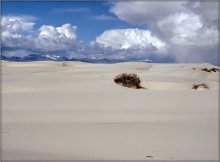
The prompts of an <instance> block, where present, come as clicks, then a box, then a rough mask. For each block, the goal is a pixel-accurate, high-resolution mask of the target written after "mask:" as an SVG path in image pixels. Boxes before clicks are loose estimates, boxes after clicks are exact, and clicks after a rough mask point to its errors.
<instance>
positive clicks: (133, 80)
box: [114, 73, 143, 89]
mask: <svg viewBox="0 0 220 162" xmlns="http://www.w3.org/2000/svg"><path fill="white" fill-rule="evenodd" d="M114 81H115V83H117V84H119V85H122V86H124V87H128V88H135V89H140V88H143V87H142V86H141V85H140V84H141V80H140V78H139V77H138V76H137V74H127V73H122V74H119V75H117V76H116V77H115V78H114Z"/></svg>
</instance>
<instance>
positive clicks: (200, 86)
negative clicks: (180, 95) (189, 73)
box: [192, 83, 209, 90]
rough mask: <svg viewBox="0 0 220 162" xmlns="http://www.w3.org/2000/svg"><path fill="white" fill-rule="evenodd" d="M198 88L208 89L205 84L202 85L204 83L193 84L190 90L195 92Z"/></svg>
mask: <svg viewBox="0 0 220 162" xmlns="http://www.w3.org/2000/svg"><path fill="white" fill-rule="evenodd" d="M198 88H205V89H209V87H208V86H207V85H206V84H204V83H201V84H193V86H192V89H195V90H197V89H198Z"/></svg>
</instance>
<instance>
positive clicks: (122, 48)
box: [1, 1, 218, 64]
mask: <svg viewBox="0 0 220 162" xmlns="http://www.w3.org/2000/svg"><path fill="white" fill-rule="evenodd" d="M1 14H2V22H1V25H2V53H3V55H6V56H19V57H23V56H25V55H29V54H32V53H39V54H56V55H64V56H67V57H74V58H110V59H133V60H134V61H135V60H137V59H152V60H153V61H154V62H177V63H179V62H184V63H187V62H195V63H202V62H209V63H213V64H218V2H200V1H193V2H188V1H167V2H157V1H155V2H153V1H131V2H124V1H109V2H108V1H105V2H101V1H93V2H87V1H81V2H76V1H72V2H68V1H66V2H62V1H60V2H53V1H51V2H43V1H39V2H2V13H1Z"/></svg>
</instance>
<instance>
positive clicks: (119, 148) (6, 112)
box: [2, 62, 218, 160]
mask: <svg viewBox="0 0 220 162" xmlns="http://www.w3.org/2000/svg"><path fill="white" fill-rule="evenodd" d="M203 67H213V65H210V64H146V63H119V64H109V65H108V64H105V65H104V64H88V63H80V62H67V63H64V64H62V63H59V62H26V63H15V62H2V72H3V74H2V76H3V83H2V86H3V87H2V88H3V92H2V93H3V96H2V97H3V103H2V104H3V110H2V113H3V130H2V135H3V159H7V160H9V159H10V160H18V159H22V160H45V159H50V160H54V159H56V160H58V159H63V160H64V159H65V160H72V159H86V160H97V159H105V160H116V159H118V160H119V159H123V160H126V159H130V160H132V159H133V160H134V159H139V160H141V159H150V160H151V159H162V160H167V159H184V160H200V159H203V160H205V159H212V160H215V159H217V158H218V148H217V147H218V136H217V134H218V72H216V73H207V72H204V71H201V70H200V69H201V68H203ZM192 68H196V70H193V69H192ZM121 72H134V73H137V74H138V75H139V76H140V78H141V80H142V85H143V86H145V87H147V88H148V89H147V90H146V89H140V90H136V89H129V88H125V87H121V86H119V85H117V84H115V83H114V82H113V78H114V76H115V75H117V74H119V73H121ZM194 83H206V84H207V85H208V86H209V87H210V89H209V90H202V91H196V90H192V89H191V87H192V85H193V84H194ZM148 156H150V157H148Z"/></svg>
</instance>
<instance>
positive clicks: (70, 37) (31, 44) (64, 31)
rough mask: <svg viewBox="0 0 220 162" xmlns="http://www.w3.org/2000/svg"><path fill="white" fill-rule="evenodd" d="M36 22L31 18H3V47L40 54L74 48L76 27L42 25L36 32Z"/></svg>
mask: <svg viewBox="0 0 220 162" xmlns="http://www.w3.org/2000/svg"><path fill="white" fill-rule="evenodd" d="M34 20H35V19H34V18H32V17H30V16H3V17H2V24H1V25H2V44H3V46H4V47H12V48H21V49H26V50H32V51H40V52H50V51H62V50H69V49H71V48H73V47H74V44H75V40H76V38H77V36H76V29H77V27H76V26H73V25H71V24H63V25H62V26H60V27H54V26H52V25H42V26H41V27H40V28H39V30H34V25H35V22H34Z"/></svg>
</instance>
